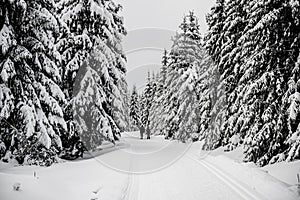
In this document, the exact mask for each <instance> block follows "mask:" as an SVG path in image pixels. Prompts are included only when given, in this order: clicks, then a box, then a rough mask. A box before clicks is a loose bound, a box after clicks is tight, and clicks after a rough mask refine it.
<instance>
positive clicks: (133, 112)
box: [129, 86, 140, 127]
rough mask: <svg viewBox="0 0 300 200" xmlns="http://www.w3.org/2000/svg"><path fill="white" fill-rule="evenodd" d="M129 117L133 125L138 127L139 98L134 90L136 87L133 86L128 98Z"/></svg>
mask: <svg viewBox="0 0 300 200" xmlns="http://www.w3.org/2000/svg"><path fill="white" fill-rule="evenodd" d="M129 116H130V118H131V120H132V121H133V124H134V125H135V126H137V127H139V126H140V108H139V97H138V93H137V90H136V86H133V89H132V93H131V97H130V113H129Z"/></svg>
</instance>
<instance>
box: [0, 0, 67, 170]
mask: <svg viewBox="0 0 300 200" xmlns="http://www.w3.org/2000/svg"><path fill="white" fill-rule="evenodd" d="M1 9H4V10H5V12H2V13H3V14H4V15H5V17H4V18H5V22H4V25H3V26H2V29H1V32H2V33H1V35H2V36H3V37H2V36H1V47H2V50H1V56H0V57H1V64H0V65H1V72H0V73H1V80H0V82H1V92H0V93H1V94H2V95H1V97H4V98H7V97H10V98H7V100H5V101H6V102H4V103H5V104H2V106H1V108H0V109H1V113H3V114H2V116H1V117H3V120H1V127H4V129H5V131H3V132H2V131H1V138H4V140H5V143H6V145H7V150H8V152H7V153H8V154H10V153H11V154H12V155H13V157H15V158H16V159H17V160H18V161H19V163H23V162H24V158H25V156H26V155H28V157H27V161H29V160H30V161H31V163H32V164H40V165H50V164H51V163H52V162H54V161H55V155H56V154H57V152H58V151H60V150H61V149H62V145H61V140H60V137H59V136H60V135H61V134H63V133H64V132H65V131H67V126H66V122H65V120H64V118H63V111H62V106H63V105H64V103H65V96H64V94H63V92H62V91H61V89H60V87H59V85H60V83H61V76H60V70H61V68H60V61H61V59H60V54H59V53H58V51H57V49H56V42H57V39H58V35H59V29H58V20H57V19H56V17H55V16H56V10H55V5H54V4H53V2H48V1H47V2H45V1H38V2H33V1H20V2H19V1H11V2H8V1H7V2H5V4H4V7H3V8H1ZM3 100H4V99H1V102H2V103H3ZM8 106H10V109H12V110H10V112H7V111H6V110H7V108H8Z"/></svg>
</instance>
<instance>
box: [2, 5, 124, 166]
mask: <svg viewBox="0 0 300 200" xmlns="http://www.w3.org/2000/svg"><path fill="white" fill-rule="evenodd" d="M0 5H1V6H0V15H1V17H0V19H1V20H0V35H1V41H0V46H1V51H0V158H2V160H3V161H9V160H11V159H16V160H17V161H18V162H19V163H20V164H22V163H24V162H30V163H29V164H39V165H50V164H52V163H53V162H55V161H56V160H57V157H58V156H60V157H63V158H67V159H74V158H77V157H78V156H80V155H82V151H83V150H86V149H87V150H90V149H95V148H96V147H97V146H98V145H100V144H101V142H102V141H103V140H109V141H111V142H114V141H115V140H118V138H119V137H120V132H121V131H123V130H124V129H126V127H128V121H127V115H128V114H127V113H126V112H128V111H127V110H126V109H127V106H124V104H126V102H125V101H124V99H125V98H124V96H126V95H127V84H126V81H125V78H124V77H125V73H126V67H125V61H126V58H125V55H124V53H123V50H122V46H121V41H122V37H123V36H124V35H126V30H125V28H124V24H123V18H122V17H121V16H119V11H120V9H121V6H120V5H118V4H115V3H114V2H113V1H111V0H101V1H98V0H91V1H85V0H79V1H77V0H76V1H75V0H55V1H49V0H38V1H28V0H13V1H10V0H2V1H0Z"/></svg>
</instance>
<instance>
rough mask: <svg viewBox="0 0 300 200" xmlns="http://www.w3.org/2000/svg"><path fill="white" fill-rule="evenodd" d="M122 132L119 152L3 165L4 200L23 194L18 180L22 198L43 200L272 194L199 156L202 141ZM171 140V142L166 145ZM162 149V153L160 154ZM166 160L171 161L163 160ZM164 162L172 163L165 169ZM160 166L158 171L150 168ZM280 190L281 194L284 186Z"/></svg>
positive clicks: (0, 195)
mask: <svg viewBox="0 0 300 200" xmlns="http://www.w3.org/2000/svg"><path fill="white" fill-rule="evenodd" d="M123 137H124V139H123V142H125V144H124V145H125V147H126V150H125V149H124V148H117V147H114V148H116V150H115V151H109V152H108V153H105V154H101V155H99V156H97V157H95V159H86V160H81V161H77V162H65V163H60V164H56V165H53V166H52V167H50V168H39V167H33V166H31V167H16V168H15V167H13V168H5V169H4V168H3V169H2V171H1V170H0V182H2V184H0V185H1V187H0V199H10V200H17V199H20V198H19V197H20V195H21V193H18V192H12V191H11V187H12V184H13V183H14V181H15V180H18V181H21V184H22V185H21V187H22V189H23V191H22V193H23V194H22V196H23V197H24V198H23V199H30V200H39V199H40V197H41V195H42V196H44V197H47V198H45V199H47V200H48V199H49V200H50V199H53V198H52V197H53V196H54V195H55V196H56V197H55V199H57V200H60V199H74V200H77V199H78V200H82V199H88V200H153V199H155V200H199V199H201V200H202V199H204V200H206V199H209V200H211V199H212V200H214V199H222V200H226V199H228V200H241V199H245V200H252V199H253V200H260V199H270V198H269V197H267V196H262V194H261V193H259V192H258V191H256V190H255V189H254V188H252V187H251V186H250V185H248V184H247V180H245V181H243V182H241V181H242V180H240V179H238V180H237V179H236V178H233V177H231V176H229V175H228V174H227V173H226V172H225V171H224V170H222V168H221V167H220V166H216V165H214V164H212V163H211V162H209V160H207V159H205V158H204V157H200V154H199V155H198V150H199V146H196V145H193V146H192V148H188V149H187V150H186V151H184V148H183V146H182V144H180V143H174V141H173V143H172V141H166V140H164V138H163V137H159V136H158V137H152V138H151V140H140V139H139V137H138V133H130V134H127V135H126V134H124V135H123ZM166 143H169V144H171V145H170V146H167V148H162V147H165V146H166ZM124 145H123V146H124ZM179 148H181V150H182V152H184V153H183V154H180V157H179V158H178V157H176V156H174V155H176V154H174V151H175V150H176V149H179ZM158 149H161V152H159V154H158V155H157V150H158ZM157 156H158V157H159V159H158V158H157ZM170 156H173V157H170ZM170 158H174V160H175V161H174V162H172V159H170ZM166 160H167V161H170V162H171V163H172V164H170V165H168V164H167V163H165V162H163V161H166ZM114 161H118V162H116V163H115V162H114ZM104 162H108V163H109V164H112V166H118V167H121V169H122V170H123V172H120V171H122V170H116V169H115V170H114V169H113V168H112V167H108V166H109V165H104V164H103V163H104ZM160 162H161V164H162V163H163V164H164V165H167V166H166V167H162V168H160V167H161V166H160V165H159V163H160ZM155 167H157V168H158V169H159V170H152V172H149V170H150V171H151V169H152V168H155ZM142 169H145V171H144V172H145V173H142V172H143V171H141V170H142ZM32 170H35V171H37V173H38V176H40V179H33V178H30V177H29V176H28V175H29V174H32ZM126 172H127V173H126ZM137 172H138V173H137ZM2 178H3V179H2ZM1 179H2V180H1ZM29 179H30V180H29ZM50 185H51V187H50V188H49V186H50ZM37 191H38V193H36V192H37ZM275 192H277V193H278V194H279V197H280V192H281V191H274V193H275ZM6 197H9V198H6ZM278 199H279V198H278Z"/></svg>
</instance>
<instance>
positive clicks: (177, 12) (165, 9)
mask: <svg viewBox="0 0 300 200" xmlns="http://www.w3.org/2000/svg"><path fill="white" fill-rule="evenodd" d="M115 2H116V3H120V4H121V5H122V6H123V11H122V12H121V13H120V14H121V15H122V16H123V17H124V23H125V27H126V28H127V31H128V35H127V36H126V37H125V38H124V41H123V46H124V50H125V52H126V56H127V70H128V73H127V81H128V85H129V87H130V88H131V87H132V85H133V84H136V85H137V87H138V88H139V87H142V85H143V84H144V82H145V78H146V74H147V71H155V72H156V71H157V70H158V69H159V65H160V62H161V55H162V49H164V48H166V49H169V48H170V46H171V44H172V42H171V36H172V35H174V33H175V31H177V30H178V26H179V24H180V23H181V22H182V18H183V16H184V14H187V13H188V12H189V10H193V11H194V12H195V14H196V16H197V17H198V18H199V24H200V29H201V32H203V33H204V32H205V31H206V30H207V25H206V20H205V16H206V14H207V13H208V12H209V11H210V8H211V7H212V6H213V5H214V3H215V0H115ZM145 28H147V29H145ZM149 28H150V29H149ZM154 28H155V29H154ZM145 47H151V48H154V49H152V50H151V49H150V50H149V48H148V49H147V50H143V48H145ZM136 49H139V50H138V51H134V52H132V50H136Z"/></svg>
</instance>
